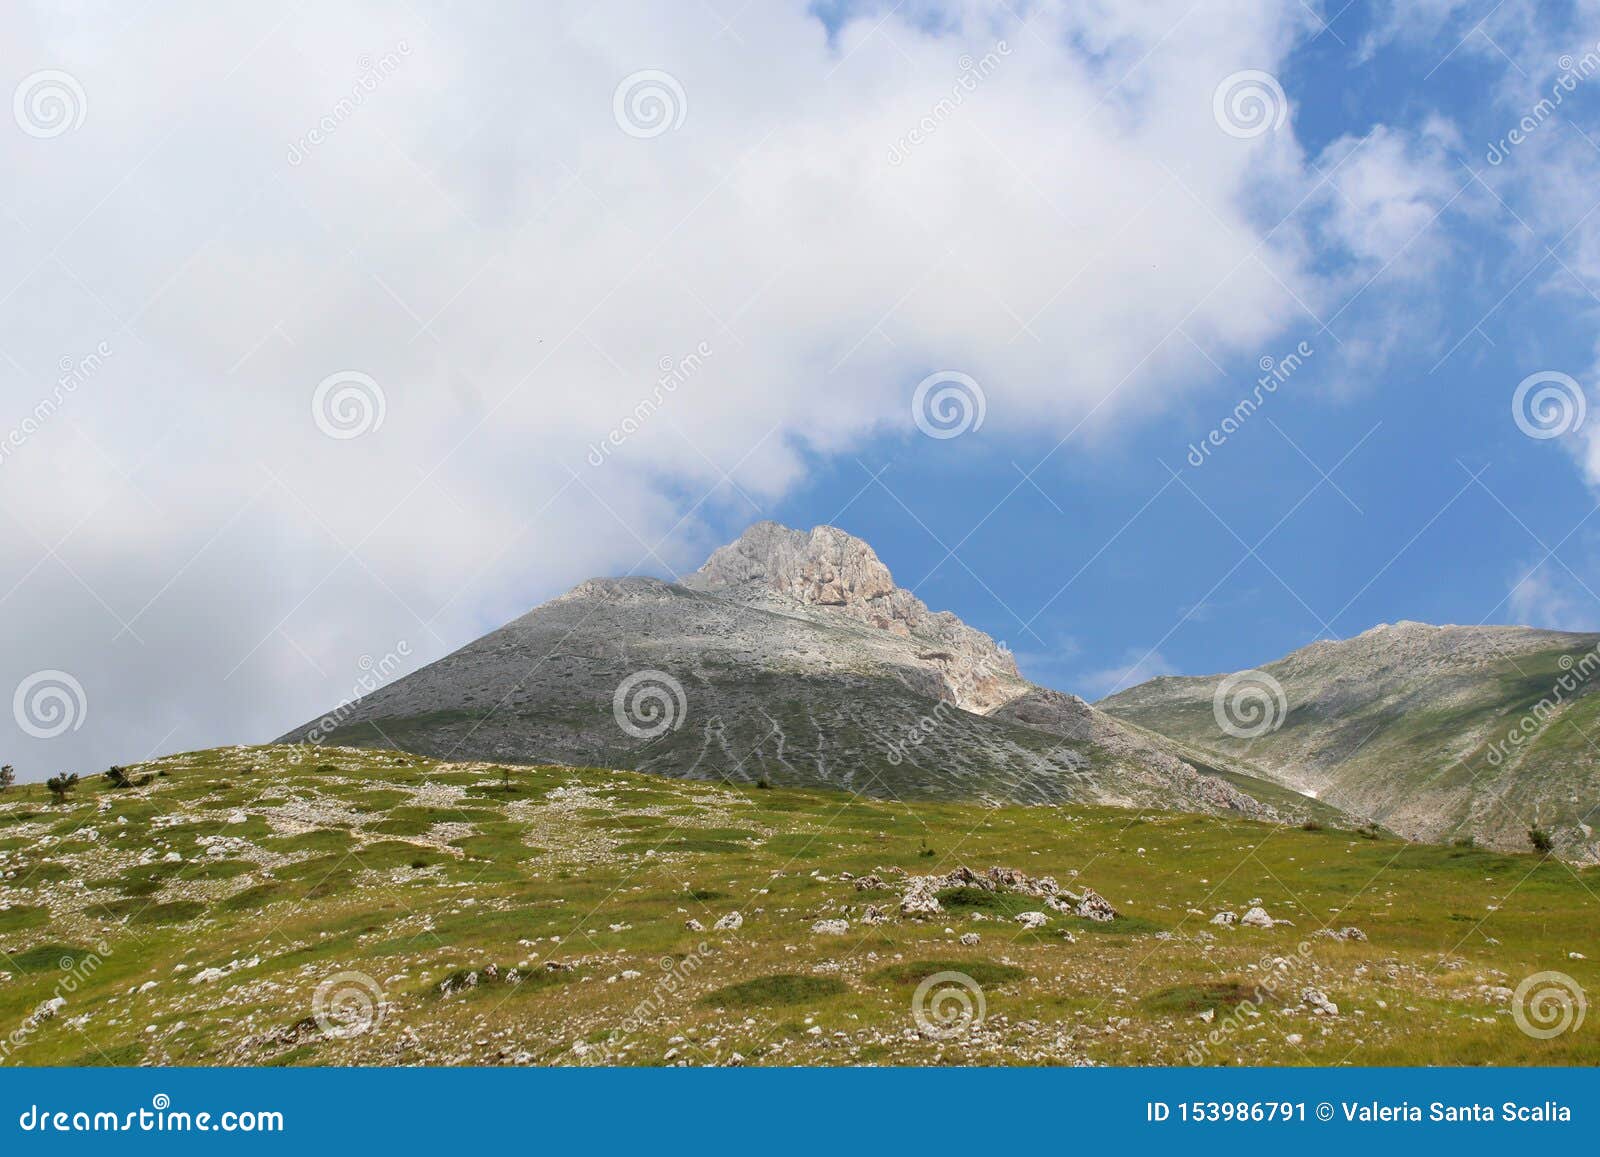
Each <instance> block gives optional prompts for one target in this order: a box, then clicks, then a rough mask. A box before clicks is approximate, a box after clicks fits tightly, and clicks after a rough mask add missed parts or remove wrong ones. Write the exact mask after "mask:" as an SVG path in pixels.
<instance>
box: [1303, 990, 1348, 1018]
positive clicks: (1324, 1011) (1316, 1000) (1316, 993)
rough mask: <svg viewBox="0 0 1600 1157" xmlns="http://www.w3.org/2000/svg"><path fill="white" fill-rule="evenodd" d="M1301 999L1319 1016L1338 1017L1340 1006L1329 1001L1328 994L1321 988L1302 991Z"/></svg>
mask: <svg viewBox="0 0 1600 1157" xmlns="http://www.w3.org/2000/svg"><path fill="white" fill-rule="evenodd" d="M1300 999H1301V1001H1302V1002H1303V1003H1305V1004H1307V1005H1309V1006H1310V1008H1311V1011H1312V1012H1314V1013H1316V1014H1317V1015H1318V1016H1338V1015H1339V1006H1338V1005H1337V1004H1334V1003H1333V1001H1331V1000H1329V999H1328V994H1327V993H1326V992H1323V991H1322V990H1321V989H1320V988H1307V989H1304V990H1302V991H1301V993H1300Z"/></svg>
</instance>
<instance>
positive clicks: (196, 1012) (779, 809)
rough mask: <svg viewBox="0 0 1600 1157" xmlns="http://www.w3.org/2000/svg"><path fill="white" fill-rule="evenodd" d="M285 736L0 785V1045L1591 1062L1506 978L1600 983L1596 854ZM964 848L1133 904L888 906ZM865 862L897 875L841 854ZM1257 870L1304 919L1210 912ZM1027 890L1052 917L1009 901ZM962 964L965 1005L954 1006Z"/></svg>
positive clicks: (1573, 1036) (552, 1054) (659, 1058)
mask: <svg viewBox="0 0 1600 1157" xmlns="http://www.w3.org/2000/svg"><path fill="white" fill-rule="evenodd" d="M298 754H299V749H291V748H285V747H268V748H228V749H223V750H218V751H209V752H199V753H195V754H191V755H185V756H177V757H172V758H168V759H164V760H160V761H157V762H155V763H151V764H147V765H145V766H143V767H140V768H134V769H130V770H131V773H132V775H133V776H134V779H135V782H139V780H140V778H141V777H143V776H149V777H150V779H149V782H148V783H146V784H144V785H143V786H136V787H132V788H123V789H118V788H114V787H112V786H110V785H109V784H107V783H106V782H105V781H104V780H102V779H100V778H98V777H97V778H95V779H94V780H93V781H92V782H91V781H86V782H85V783H83V784H81V785H80V786H79V787H78V788H77V790H76V791H75V792H73V793H72V795H71V797H70V798H69V800H68V802H66V803H65V804H53V803H51V802H50V801H49V799H48V797H47V795H46V793H45V792H44V791H43V789H42V788H39V787H27V788H19V789H14V790H13V791H11V792H9V793H6V794H5V795H3V796H0V875H3V879H0V950H3V952H0V973H3V978H0V1057H3V1062H0V1063H7V1064H26V1065H44V1064H112V1063H115V1064H351V1063H356V1064H500V1063H524V1064H585V1063H597V1062H603V1061H607V1060H610V1061H613V1062H616V1063H625V1064H647V1065H658V1064H664V1063H667V1064H676V1063H688V1064H721V1063H735V1062H738V1063H746V1064H865V1063H884V1064H957V1063H984V1064H1013V1063H1049V1064H1056V1063H1062V1064H1066V1063H1082V1062H1093V1063H1102V1064H1150V1063H1168V1064H1183V1063H1186V1061H1195V1060H1199V1061H1202V1062H1204V1063H1218V1064H1237V1063H1267V1064H1339V1063H1355V1064H1413V1063H1427V1064H1433V1063H1466V1064H1579V1063H1582V1064H1595V1063H1600V1016H1594V1015H1591V1016H1589V1017H1588V1018H1587V1019H1586V1021H1585V1023H1583V1024H1582V1025H1581V1027H1578V1028H1576V1029H1573V1030H1572V1031H1567V1032H1564V1033H1561V1034H1559V1035H1557V1036H1554V1037H1552V1038H1551V1039H1547V1040H1540V1039H1535V1038H1534V1037H1531V1036H1529V1035H1527V1034H1525V1033H1524V1032H1522V1031H1520V1030H1519V1029H1518V1027H1517V1026H1516V1024H1515V1023H1514V1020H1515V1018H1514V1017H1513V1015H1512V1012H1511V1005H1512V1002H1511V1000H1510V994H1509V993H1508V992H1507V991H1506V990H1508V989H1514V988H1515V987H1516V986H1517V985H1518V983H1519V982H1520V981H1521V980H1523V978H1525V977H1527V976H1529V975H1531V974H1534V973H1538V972H1543V971H1549V970H1559V971H1561V972H1563V973H1565V974H1567V975H1569V976H1570V977H1572V978H1573V981H1574V982H1575V983H1576V984H1578V985H1581V986H1583V987H1584V988H1586V989H1588V990H1589V991H1590V992H1593V991H1596V990H1597V987H1600V965H1597V964H1596V962H1595V961H1594V960H1590V959H1572V958H1570V957H1569V953H1571V952H1574V951H1581V952H1585V953H1587V954H1588V955H1589V956H1591V957H1593V956H1595V955H1596V951H1595V947H1596V945H1595V942H1596V931H1597V929H1600V900H1597V899H1596V892H1597V891H1600V872H1597V871H1596V870H1594V869H1588V870H1582V871H1579V870H1575V869H1573V868H1571V867H1569V866H1567V865H1565V864H1562V863H1560V862H1558V861H1555V860H1539V859H1535V858H1533V857H1531V856H1521V855H1501V854H1495V853H1490V852H1485V851H1481V850H1474V849H1466V848H1443V847H1431V846H1410V845H1406V844H1404V843H1401V842H1399V841H1397V840H1393V839H1388V838H1378V839H1366V838H1362V837H1360V836H1357V835H1355V834H1353V833H1350V832H1347V831H1337V830H1333V829H1321V830H1310V831H1308V830H1303V829H1301V828H1298V827H1283V826H1279V827H1274V826H1269V825H1266V824H1260V823H1252V822H1248V821H1242V820H1229V819H1225V818H1218V817H1211V816H1196V815H1181V814H1168V813H1154V812H1146V813H1139V812H1132V811H1121V810H1116V809H1109V808H1093V807H1082V806H1069V807H1039V808H999V809H989V808H984V807H981V806H978V805H972V804H955V803H947V802H916V803H914V804H904V803H897V802H892V801H884V800H864V799H856V798H852V797H850V796H847V795H844V794H838V793H830V792H822V791H799V790H785V789H778V790H764V789H761V788H759V787H756V786H753V785H748V784H740V785H737V786H721V785H715V784H707V783H698V782H687V781H677V780H667V779H662V778H658V777H652V776H647V775H639V774H633V773H627V772H614V771H604V770H593V769H570V768H559V767H545V768H513V769H508V770H506V771H504V772H502V771H500V770H497V769H496V768H494V767H492V766H490V765H487V764H437V763H435V762H433V761H431V760H427V759H420V758H418V757H416V756H410V755H400V754H396V753H393V752H381V751H372V750H357V749H349V748H341V749H328V750H323V751H320V752H317V753H315V755H314V757H313V760H307V761H304V762H298V763H297V762H295V760H296V757H297V756H298ZM961 865H968V866H970V867H971V868H973V869H975V870H976V871H977V872H978V873H979V874H982V873H984V872H985V871H986V869H988V868H989V867H991V866H996V865H1002V866H1007V867H1012V868H1017V869H1020V870H1021V871H1023V872H1024V873H1026V874H1027V875H1029V876H1032V877H1039V876H1044V875H1050V876H1053V877H1054V878H1055V879H1056V880H1057V881H1059V882H1060V884H1061V885H1062V886H1063V887H1065V888H1072V889H1075V890H1081V889H1082V888H1084V887H1086V886H1090V887H1092V888H1094V889H1095V890H1097V891H1098V892H1099V893H1100V894H1101V895H1103V896H1104V897H1105V898H1106V899H1107V900H1109V901H1110V902H1111V903H1112V904H1113V905H1115V906H1116V908H1117V909H1118V910H1119V911H1120V913H1121V917H1120V918H1119V919H1116V920H1113V921H1111V922H1110V923H1104V924H1102V923H1096V922H1094V921H1091V920H1087V919H1083V918H1080V917H1078V916H1075V915H1071V914H1067V913H1062V912H1058V911H1052V910H1050V909H1049V908H1047V907H1046V906H1045V905H1043V903H1042V902H1041V901H1040V900H1039V899H1037V898H1035V897H1031V896H1025V895H1020V894H1015V893H1009V892H1004V891H985V890H983V889H982V888H978V887H953V888H947V889H945V890H943V891H942V892H941V898H942V903H943V907H944V911H943V912H941V913H940V914H938V915H937V916H935V917H933V918H932V919H927V920H921V921H917V920H912V919H907V918H902V917H901V916H900V915H899V901H900V898H901V894H902V892H903V891H904V888H905V885H904V883H903V881H902V880H900V879H899V878H898V877H897V876H896V875H895V869H903V870H904V871H905V872H908V873H910V874H912V875H919V874H934V873H939V874H943V873H947V872H949V871H951V870H952V869H955V868H957V867H959V866H961ZM869 875H872V876H877V877H880V878H881V879H882V881H883V883H884V885H885V886H884V887H870V888H868V889H866V890H861V889H858V887H857V886H856V883H855V881H854V880H853V879H851V878H847V877H861V876H869ZM1256 901H1259V902H1260V903H1261V905H1262V906H1263V907H1264V908H1265V909H1266V910H1267V912H1269V913H1270V914H1271V915H1272V916H1274V917H1278V918H1280V919H1287V920H1292V921H1293V922H1294V923H1293V925H1292V926H1283V925H1280V926H1277V927H1273V928H1270V929H1260V928H1238V927H1235V928H1228V927H1219V926H1213V925H1211V924H1210V923H1209V919H1210V917H1211V915H1212V914H1213V913H1214V912H1216V911H1218V910H1221V909H1227V910H1230V911H1233V912H1237V913H1243V912H1244V911H1245V909H1246V908H1247V907H1248V906H1250V905H1251V904H1252V903H1255V902H1256ZM869 905H872V906H879V907H882V908H883V909H884V910H885V911H886V912H887V914H888V920H887V922H885V923H881V924H870V923H867V922H865V917H866V915H867V908H868V906H869ZM1035 910H1042V911H1045V912H1046V914H1047V916H1048V922H1047V923H1046V924H1045V925H1044V926H1043V927H1042V928H1038V929H1034V930H1027V929H1024V927H1023V926H1022V925H1021V924H1019V923H1017V922H1016V920H1015V916H1016V915H1017V914H1019V913H1020V912H1023V911H1035ZM733 912H738V913H740V916H741V919H742V924H741V926H740V927H739V928H737V929H733V930H718V929H716V928H715V927H714V925H715V924H716V922H717V921H718V920H719V919H723V918H725V917H727V916H728V915H729V914H730V913H733ZM841 919H842V920H844V921H846V922H847V923H846V925H845V927H844V930H843V931H842V932H838V931H832V932H830V931H828V930H826V929H827V926H826V925H825V926H823V930H815V928H814V926H816V925H817V924H818V922H819V921H828V920H841ZM691 920H693V921H698V922H699V923H700V924H701V925H703V927H704V930H693V929H691V928H690V927H688V926H687V922H688V921H691ZM1325 926H1326V927H1328V928H1332V929H1342V928H1344V927H1347V926H1355V927H1359V928H1360V929H1362V930H1363V931H1364V932H1365V934H1366V936H1367V937H1368V939H1367V940H1366V941H1364V942H1363V941H1344V940H1332V939H1325V938H1319V937H1316V936H1314V935H1313V934H1314V933H1315V932H1317V931H1319V930H1322V929H1323V928H1324V927H1325ZM971 933H976V934H977V936H978V940H977V942H976V943H970V942H969V943H963V942H962V937H963V935H964V934H971ZM1063 933H1071V937H1070V938H1069V937H1067V936H1065V935H1063ZM942 973H960V974H962V975H963V976H964V977H966V978H967V980H966V981H961V980H955V981H951V980H949V979H948V978H946V979H945V980H942V981H939V982H937V983H936V984H934V985H933V987H932V988H931V989H930V990H928V991H926V992H924V995H923V998H922V1000H921V1004H920V1007H921V1009H922V1011H923V1013H924V1017H923V1021H922V1022H920V1023H919V1020H918V1019H917V1016H916V1009H917V1008H918V1007H919V1001H918V991H919V987H921V986H923V982H924V981H926V980H928V978H930V977H933V976H935V975H937V974H942ZM969 982H970V986H969ZM951 985H954V986H956V987H951ZM1307 988H1314V989H1316V990H1319V991H1320V992H1321V993H1322V994H1324V995H1325V996H1326V997H1327V998H1328V999H1330V1000H1331V1001H1332V1002H1334V1003H1335V1004H1337V1006H1338V1013H1337V1015H1332V1016H1328V1015H1318V1014H1316V1013H1314V1012H1313V1011H1312V1009H1311V1007H1310V1006H1309V1005H1307V1004H1306V1002H1305V1001H1304V1000H1303V999H1302V994H1303V990H1305V989H1307ZM941 993H943V995H940V994H941ZM980 994H981V1001H980ZM962 998H964V999H965V1000H966V1001H967V1003H968V1005H969V1006H970V1007H971V1008H972V1009H973V1010H974V1012H976V1011H977V1009H978V1007H979V1005H980V1003H981V1007H982V1011H983V1014H984V1015H983V1017H982V1019H981V1020H978V1019H976V1018H974V1019H973V1020H971V1021H970V1022H963V1021H960V1020H957V1021H954V1022H949V1024H948V1027H949V1028H951V1029H958V1030H959V1031H952V1032H948V1033H947V1022H945V1021H944V1020H942V1019H940V1016H941V1014H945V1013H950V1012H952V1011H954V1010H955V1009H956V1007H957V1006H958V1005H959V1004H960V1000H961V999H962ZM54 1000H60V1001H61V1002H62V1003H60V1004H56V1005H54V1006H53V1007H51V1006H47V1007H49V1008H50V1011H49V1014H48V1015H41V1014H39V1013H37V1012H36V1011H35V1010H37V1009H38V1008H39V1006H40V1005H41V1003H43V1002H51V1001H54ZM358 1030H359V1031H358ZM1213 1038H1215V1039H1213ZM736 1054H737V1056H736Z"/></svg>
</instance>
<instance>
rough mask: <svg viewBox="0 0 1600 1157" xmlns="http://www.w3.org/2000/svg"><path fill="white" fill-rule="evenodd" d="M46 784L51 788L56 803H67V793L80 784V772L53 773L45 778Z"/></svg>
mask: <svg viewBox="0 0 1600 1157" xmlns="http://www.w3.org/2000/svg"><path fill="white" fill-rule="evenodd" d="M44 785H45V787H47V788H49V789H50V795H51V796H52V797H53V798H54V799H55V801H56V803H66V802H67V793H68V792H70V791H72V789H73V788H75V787H77V786H78V773H77V772H75V771H71V772H68V771H63V772H62V773H61V774H60V775H52V776H51V777H50V778H49V779H47V780H45V781H44Z"/></svg>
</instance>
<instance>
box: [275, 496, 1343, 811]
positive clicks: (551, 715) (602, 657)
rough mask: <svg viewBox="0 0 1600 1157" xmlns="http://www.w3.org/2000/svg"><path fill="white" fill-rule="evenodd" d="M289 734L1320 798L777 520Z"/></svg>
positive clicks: (943, 789) (759, 776)
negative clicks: (1145, 718)
mask: <svg viewBox="0 0 1600 1157" xmlns="http://www.w3.org/2000/svg"><path fill="white" fill-rule="evenodd" d="M283 741H284V742H291V743H306V742H313V743H333V744H341V745H351V746H364V747H383V748H398V749H401V750H405V751H412V752H417V753H420V754H425V755H429V756H433V757H436V758H444V759H477V760H498V761H506V762H518V763H565V764H582V765H589V766H603V767H613V768H623V769H629V770H637V771H649V772H656V773H660V774H663V775H672V776H682V777H689V778H696V779H716V780H728V781H733V782H745V783H751V782H758V781H766V782H770V783H774V784H781V785H788V786H804V787H833V788H843V789H846V790H849V791H855V792H859V793H862V794H864V795H869V796H877V797H888V798H897V799H969V800H979V801H987V802H993V803H1002V802H1005V803H1056V802H1063V801H1078V802H1093V803H1109V804H1119V805H1124V806H1130V807H1154V808H1168V809H1178V810H1186V811H1208V812H1232V813H1239V814H1244V815H1249V816H1256V817H1273V816H1278V815H1284V816H1287V817H1291V818H1292V817H1295V816H1297V815H1299V814H1301V813H1302V812H1303V811H1304V809H1305V807H1307V806H1314V805H1308V804H1307V803H1306V801H1304V800H1303V799H1297V798H1296V797H1294V796H1293V795H1292V793H1288V792H1285V791H1283V789H1282V788H1281V787H1278V786H1275V785H1272V784H1267V783H1259V782H1255V781H1252V780H1251V779H1250V778H1249V777H1246V776H1237V775H1233V776H1230V775H1225V774H1219V773H1217V772H1216V771H1214V770H1213V769H1211V768H1197V767H1196V766H1194V765H1193V764H1192V763H1190V762H1188V761H1185V760H1184V759H1182V758H1179V757H1178V756H1177V755H1175V754H1174V752H1173V750H1172V748H1171V745H1170V744H1168V743H1167V741H1165V740H1163V739H1161V738H1160V737H1157V736H1153V735H1148V734H1145V733H1142V732H1140V731H1138V730H1136V729H1134V728H1130V727H1128V726H1125V725H1124V724H1121V723H1119V722H1117V721H1116V720H1115V719H1112V718H1111V717H1109V716H1107V715H1105V714H1103V713H1101V712H1099V711H1097V710H1095V709H1094V708H1093V707H1091V706H1090V705H1089V704H1088V703H1086V702H1084V701H1083V700H1082V699H1079V698H1077V697H1076V696H1069V695H1062V694H1061V693H1059V692H1053V691H1047V690H1045V689H1043V688H1039V687H1035V686H1034V685H1033V684H1031V683H1029V682H1028V681H1027V680H1026V679H1024V678H1023V677H1022V676H1021V675H1020V674H1019V673H1018V671H1017V666H1016V663H1015V661H1014V660H1013V659H1012V657H1011V655H1010V654H1009V653H1008V652H1006V650H1005V649H1004V648H1003V647H1001V646H999V645H998V644H996V643H995V642H994V640H993V639H991V638H990V637H989V636H987V635H985V634H983V633H982V632H981V631H977V630H974V629H973V628H971V627H969V626H967V625H966V624H964V623H963V622H961V620H960V619H958V618H957V617H956V616H955V615H952V614H949V613H945V612H934V611H930V610H929V609H928V608H927V606H925V605H924V604H923V602H922V601H921V600H920V599H918V598H917V597H916V596H915V595H913V594H912V593H911V592H909V591H906V590H904V589H902V588H900V587H898V586H896V585H895V582H894V579H893V577H892V576H891V575H890V573H889V569H888V568H887V567H886V566H885V565H884V564H883V562H882V561H881V560H880V559H879V558H878V556H877V555H876V554H875V553H874V552H873V550H872V548H871V547H870V546H868V545H867V544H866V543H865V542H862V541H861V540H860V539H858V538H854V537H852V536H851V535H849V534H846V533H845V532H844V531H842V530H839V529H836V528H834V527H828V526H821V527H817V528H816V529H814V530H812V531H809V532H806V531H800V530H791V529H788V528H786V527H783V526H779V525H777V524H776V523H771V522H763V523H758V524H756V525H755V526H752V527H751V528H750V529H749V530H747V531H746V532H745V533H744V534H743V535H742V536H741V537H740V538H739V539H738V541H736V542H734V543H731V544H730V545H728V546H724V547H722V548H720V549H718V550H717V551H716V552H714V553H713V554H712V555H711V557H710V558H709V559H708V560H707V562H706V564H705V565H704V566H703V567H702V568H701V569H700V570H698V571H696V572H695V573H694V574H693V575H690V576H688V577H686V578H685V579H684V580H683V581H682V582H681V583H667V582H662V581H660V580H657V579H653V578H620V579H614V578H613V579H591V580H589V581H588V582H585V583H582V584H580V585H579V586H578V587H576V588H574V589H573V590H572V591H569V592H568V593H567V594H565V595H562V596H561V597H559V598H557V599H555V600H553V601H551V602H549V603H546V604H544V605H543V606H541V607H537V608H535V609H534V610H533V611H530V612H529V613H528V614H526V615H524V616H523V617H521V618H520V619H517V620H516V621H514V622H511V623H509V624H507V625H506V626H504V627H502V628H500V629H499V630H497V631H495V632H493V633H491V634H489V635H487V636H485V637H484V638H482V639H479V640H478V641H477V642H474V643H472V644H470V645H469V646H467V647H464V648H462V649H461V650H459V651H457V652H455V653H454V654H452V655H449V656H447V657H446V658H444V659H441V660H439V661H438V662H436V663H434V664H432V665H431V666H429V667H426V668H424V669H422V670H420V671H417V672H416V673H414V674H412V675H409V676H407V677H406V678H403V679H400V680H398V681H396V682H395V683H392V684H390V685H389V686H387V687H384V688H382V689H380V690H378V691H376V692H374V693H372V694H370V695H368V696H366V697H364V698H362V699H360V700H358V701H356V702H354V703H348V704H343V705H341V706H340V707H338V708H336V709H335V710H334V711H332V712H330V713H329V714H328V715H326V716H324V717H323V718H322V719H320V720H314V721H312V722H311V723H308V724H306V725H305V726H303V727H301V728H298V729H296V730H295V731H293V732H291V733H290V734H288V735H286V736H284V737H283ZM1252 788H1254V789H1255V790H1254V791H1252Z"/></svg>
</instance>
